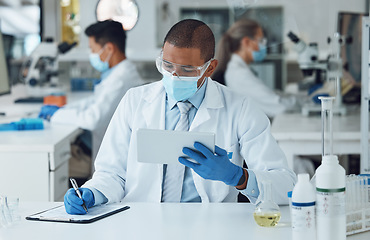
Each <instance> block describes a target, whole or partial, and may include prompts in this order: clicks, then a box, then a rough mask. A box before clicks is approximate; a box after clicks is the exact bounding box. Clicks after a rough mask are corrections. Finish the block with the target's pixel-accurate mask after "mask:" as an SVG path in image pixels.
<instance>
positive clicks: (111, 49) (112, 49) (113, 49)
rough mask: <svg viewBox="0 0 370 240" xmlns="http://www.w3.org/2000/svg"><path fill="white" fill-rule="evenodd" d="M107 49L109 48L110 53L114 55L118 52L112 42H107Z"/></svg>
mask: <svg viewBox="0 0 370 240" xmlns="http://www.w3.org/2000/svg"><path fill="white" fill-rule="evenodd" d="M105 47H106V48H107V50H108V52H109V53H113V52H114V51H115V50H116V46H115V45H114V44H113V43H111V42H107V43H106V44H105Z"/></svg>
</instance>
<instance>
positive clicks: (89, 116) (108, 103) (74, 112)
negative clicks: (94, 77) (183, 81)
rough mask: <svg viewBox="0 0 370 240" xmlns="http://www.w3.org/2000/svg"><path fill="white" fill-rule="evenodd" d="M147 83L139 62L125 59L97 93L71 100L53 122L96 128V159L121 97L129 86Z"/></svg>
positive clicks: (94, 135) (114, 69) (94, 140)
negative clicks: (134, 62)
mask: <svg viewBox="0 0 370 240" xmlns="http://www.w3.org/2000/svg"><path fill="white" fill-rule="evenodd" d="M144 83H145V82H144V80H142V79H141V77H140V76H139V73H138V72H137V70H136V67H135V65H134V64H133V63H132V62H131V61H130V60H127V59H126V60H123V61H122V62H120V63H118V64H117V65H116V66H115V67H114V68H113V69H112V72H111V73H110V74H109V75H108V76H107V77H106V78H105V79H104V80H103V81H102V82H101V83H99V84H98V85H96V86H95V89H94V95H93V96H91V97H89V98H86V99H83V100H81V101H78V102H76V103H71V104H67V105H66V106H65V107H63V108H61V109H59V110H58V111H56V112H55V114H54V115H53V116H52V118H51V122H52V123H63V124H72V125H76V126H78V127H80V128H83V129H87V130H90V131H92V143H93V149H92V157H93V159H94V158H95V156H96V154H97V152H98V150H99V147H100V144H101V142H102V140H103V137H104V133H105V131H106V129H107V127H108V124H109V121H110V119H111V118H112V116H113V113H114V111H115V110H116V107H117V105H118V104H119V102H120V100H121V99H122V97H123V96H124V95H125V93H126V92H127V90H128V89H130V88H132V87H136V86H139V85H143V84H144Z"/></svg>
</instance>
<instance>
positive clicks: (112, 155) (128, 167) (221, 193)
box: [84, 79, 295, 203]
mask: <svg viewBox="0 0 370 240" xmlns="http://www.w3.org/2000/svg"><path fill="white" fill-rule="evenodd" d="M165 96H166V93H165V89H164V87H163V84H162V81H159V82H155V83H152V84H149V85H145V86H142V87H138V88H133V89H130V90H129V91H128V92H127V94H126V95H125V96H124V98H123V99H122V101H121V103H120V104H119V105H118V107H117V110H116V112H115V113H114V115H113V117H112V121H111V123H110V124H109V127H108V129H107V132H106V134H105V136H104V139H103V142H102V145H101V148H100V150H99V153H98V156H97V158H96V161H95V169H96V171H95V173H94V175H93V178H92V179H91V180H89V181H87V182H86V184H85V185H84V187H90V188H95V189H96V190H98V191H100V192H101V193H103V194H104V195H105V196H106V197H107V198H108V201H109V202H117V201H120V200H122V199H124V201H128V202H129V201H139V202H160V201H161V194H162V193H161V191H162V189H161V188H162V181H163V165H162V164H149V163H141V162H138V161H137V152H136V145H137V142H136V141H137V136H136V131H137V129H139V128H149V129H165ZM189 131H198V132H214V133H216V145H218V146H220V147H222V148H224V149H226V150H227V151H228V152H233V155H232V160H231V161H232V162H233V163H235V164H237V165H239V166H242V164H243V161H244V159H245V160H246V163H247V165H248V167H249V169H251V170H253V171H254V173H255V175H256V178H257V182H258V186H259V189H260V192H262V189H263V188H262V187H261V181H262V180H270V181H271V182H272V185H273V191H272V192H273V196H274V200H275V201H277V202H278V203H288V198H287V192H288V191H291V190H292V188H293V184H294V183H295V174H294V173H293V172H292V170H291V169H289V167H288V165H287V162H286V159H285V156H284V153H283V152H282V151H281V149H280V148H279V146H278V145H277V143H276V141H275V139H274V138H273V137H272V135H271V133H270V122H269V120H268V118H267V117H266V115H265V114H264V113H263V112H262V111H260V110H259V109H257V108H256V107H255V106H254V105H253V104H251V102H250V101H249V99H248V98H247V97H245V96H242V95H238V94H235V93H234V92H232V91H231V90H230V89H228V88H227V87H225V86H223V85H221V84H218V83H216V82H215V81H213V80H211V79H209V80H208V81H207V89H206V93H205V97H204V100H203V102H202V104H201V105H200V107H199V109H198V112H197V114H196V116H195V118H194V120H193V122H192V124H191V126H190V130H189ZM163 154H166V153H165V152H164V153H163ZM179 164H180V163H179ZM192 174H193V179H194V184H195V187H196V189H197V191H198V193H199V195H200V197H201V199H202V202H236V201H237V194H238V191H237V190H236V188H235V187H231V186H228V185H226V184H224V183H223V182H220V181H212V180H205V179H203V178H202V177H200V176H199V175H198V174H196V173H195V172H194V171H192ZM250 200H251V201H252V202H255V201H256V199H250Z"/></svg>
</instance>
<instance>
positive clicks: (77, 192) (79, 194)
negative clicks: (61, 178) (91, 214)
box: [69, 178, 88, 213]
mask: <svg viewBox="0 0 370 240" xmlns="http://www.w3.org/2000/svg"><path fill="white" fill-rule="evenodd" d="M69 180H70V181H71V184H72V187H73V189H74V190H75V191H76V194H77V196H78V197H79V198H81V200H82V202H83V204H82V207H83V208H84V209H85V211H86V213H88V211H87V207H86V205H85V202H84V200H83V199H82V195H81V192H80V190H78V185H77V182H76V180H74V179H73V178H70V179H69Z"/></svg>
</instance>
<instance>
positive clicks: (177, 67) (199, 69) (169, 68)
mask: <svg viewBox="0 0 370 240" xmlns="http://www.w3.org/2000/svg"><path fill="white" fill-rule="evenodd" d="M212 60H213V59H210V60H209V61H207V62H206V63H204V64H203V65H202V66H191V65H182V64H177V63H172V62H169V61H166V60H164V59H163V58H162V52H161V54H160V56H159V57H157V59H156V66H157V69H158V71H159V72H160V73H161V74H171V75H175V76H177V77H179V78H180V79H181V77H199V78H200V77H201V76H202V75H203V74H204V72H205V71H206V70H207V68H208V66H209V65H210V63H211V61H212ZM181 80H182V79H181Z"/></svg>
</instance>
